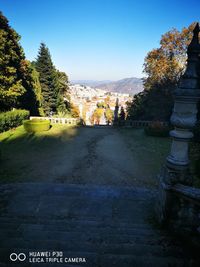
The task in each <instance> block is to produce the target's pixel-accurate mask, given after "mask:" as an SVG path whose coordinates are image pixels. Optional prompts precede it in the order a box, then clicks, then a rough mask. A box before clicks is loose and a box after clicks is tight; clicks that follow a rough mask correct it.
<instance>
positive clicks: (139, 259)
mask: <svg viewBox="0 0 200 267" xmlns="http://www.w3.org/2000/svg"><path fill="white" fill-rule="evenodd" d="M26 251H27V250H23V252H24V253H25V254H26V255H28V251H27V253H26ZM16 252H17V251H16ZM63 255H64V258H65V257H67V258H69V257H70V258H73V257H78V258H79V257H80V258H86V263H83V264H81V263H80V264H78V266H87V267H90V266H91V267H107V266H109V267H112V266H113V267H133V266H134V267H147V266H151V265H154V266H156V267H157V266H158V267H169V266H176V267H183V266H185V267H186V266H187V267H190V266H191V267H197V266H199V265H197V264H199V262H198V261H196V260H193V261H191V260H189V259H186V258H185V259H184V258H177V257H173V256H168V257H162V256H157V255H151V254H147V253H146V252H145V251H143V253H140V255H136V254H132V255H127V254H125V255H122V254H120V253H119V254H117V255H116V254H112V253H98V254H96V253H87V252H85V251H76V252H74V251H67V252H65V251H63ZM8 257H9V254H5V257H4V259H3V260H4V262H5V263H6V262H8V261H7V259H8ZM27 258H28V257H27ZM2 262H3V261H2ZM59 265H60V266H65V265H63V264H56V263H55V264H44V263H42V264H38V263H37V264H36V263H32V264H30V263H29V262H26V263H24V264H20V266H26V267H29V266H31V267H32V266H37V267H39V266H43V267H44V266H52V267H56V266H59ZM4 266H5V265H4ZM4 266H3V267H4ZM7 266H8V267H11V266H12V265H11V264H10V263H9V264H8V265H6V267H7ZM13 266H17V265H16V264H15V265H13ZM66 266H68V267H69V266H70V265H68V264H67V265H66ZM71 266H74V265H71ZM75 266H77V264H76V265H75Z"/></svg>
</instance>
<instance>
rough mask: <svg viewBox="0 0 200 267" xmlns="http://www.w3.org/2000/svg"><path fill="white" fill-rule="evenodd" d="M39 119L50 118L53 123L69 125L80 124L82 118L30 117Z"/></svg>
mask: <svg viewBox="0 0 200 267" xmlns="http://www.w3.org/2000/svg"><path fill="white" fill-rule="evenodd" d="M33 119H38V120H49V121H50V122H51V123H58V124H59V123H61V124H67V125H78V124H80V119H76V118H53V117H33V116H31V117H30V120H33Z"/></svg>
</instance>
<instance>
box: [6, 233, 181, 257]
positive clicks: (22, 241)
mask: <svg viewBox="0 0 200 267" xmlns="http://www.w3.org/2000/svg"><path fill="white" fill-rule="evenodd" d="M45 237H46V238H45ZM116 241H119V242H118V243H116ZM120 241H121V242H120ZM1 247H2V248H5V249H6V248H7V249H11V248H13V249H16V248H21V249H25V248H29V249H31V250H42V251H43V250H52V249H53V250H56V251H57V250H61V251H62V250H63V249H65V250H70V251H73V252H76V251H77V250H78V251H83V252H93V253H113V254H114V253H116V254H130V255H136V256H137V255H140V256H142V255H143V254H144V252H145V254H146V255H148V254H150V255H157V256H162V257H168V256H176V257H180V258H182V257H184V256H183V253H182V249H180V248H179V247H177V246H175V245H170V246H168V245H166V244H161V245H160V244H158V243H153V242H152V240H149V239H146V240H145V239H137V238H135V239H134V240H133V239H132V240H130V239H129V240H128V239H123V238H121V240H113V237H110V238H107V239H105V240H104V239H101V237H98V238H96V239H95V238H94V237H87V236H81V237H79V238H78V235H71V236H70V237H69V236H68V238H67V236H63V237H61V236H58V237H56V236H45V235H44V234H43V235H42V236H40V237H38V235H37V234H36V236H35V237H33V236H29V237H27V236H26V237H25V238H24V237H17V238H14V237H12V238H11V237H9V238H8V237H7V238H5V239H4V240H3V244H2V245H1Z"/></svg>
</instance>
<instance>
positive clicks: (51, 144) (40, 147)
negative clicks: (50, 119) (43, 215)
mask: <svg viewBox="0 0 200 267" xmlns="http://www.w3.org/2000/svg"><path fill="white" fill-rule="evenodd" d="M76 134H77V128H75V127H70V126H66V125H58V124H55V125H53V126H52V128H51V129H50V130H49V131H46V132H40V133H36V134H30V133H27V132H26V131H25V130H24V127H23V126H20V127H17V128H16V129H12V130H10V131H7V132H4V133H1V134H0V150H1V161H0V182H3V183H4V182H7V183H8V182H24V181H28V180H29V179H28V177H29V176H30V175H29V174H30V173H32V172H33V171H34V169H35V168H38V167H39V166H38V163H40V161H42V162H45V161H46V162H47V163H50V162H53V161H54V158H55V157H56V156H57V154H58V153H59V154H60V155H62V153H63V151H64V150H65V149H66V146H67V144H69V142H70V141H71V140H72V139H73V137H74V136H76ZM41 167H42V166H41ZM38 180H40V177H38Z"/></svg>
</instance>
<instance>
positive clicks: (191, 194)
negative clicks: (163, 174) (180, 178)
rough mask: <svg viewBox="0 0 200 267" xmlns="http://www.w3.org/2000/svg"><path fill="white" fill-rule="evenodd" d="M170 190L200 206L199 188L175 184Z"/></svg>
mask: <svg viewBox="0 0 200 267" xmlns="http://www.w3.org/2000/svg"><path fill="white" fill-rule="evenodd" d="M170 190H172V191H173V192H176V193H179V194H181V195H183V196H185V197H187V198H189V199H190V200H191V201H193V200H195V201H196V202H197V203H199V205H200V188H195V187H191V186H186V185H182V184H176V185H173V186H171V187H170Z"/></svg>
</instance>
